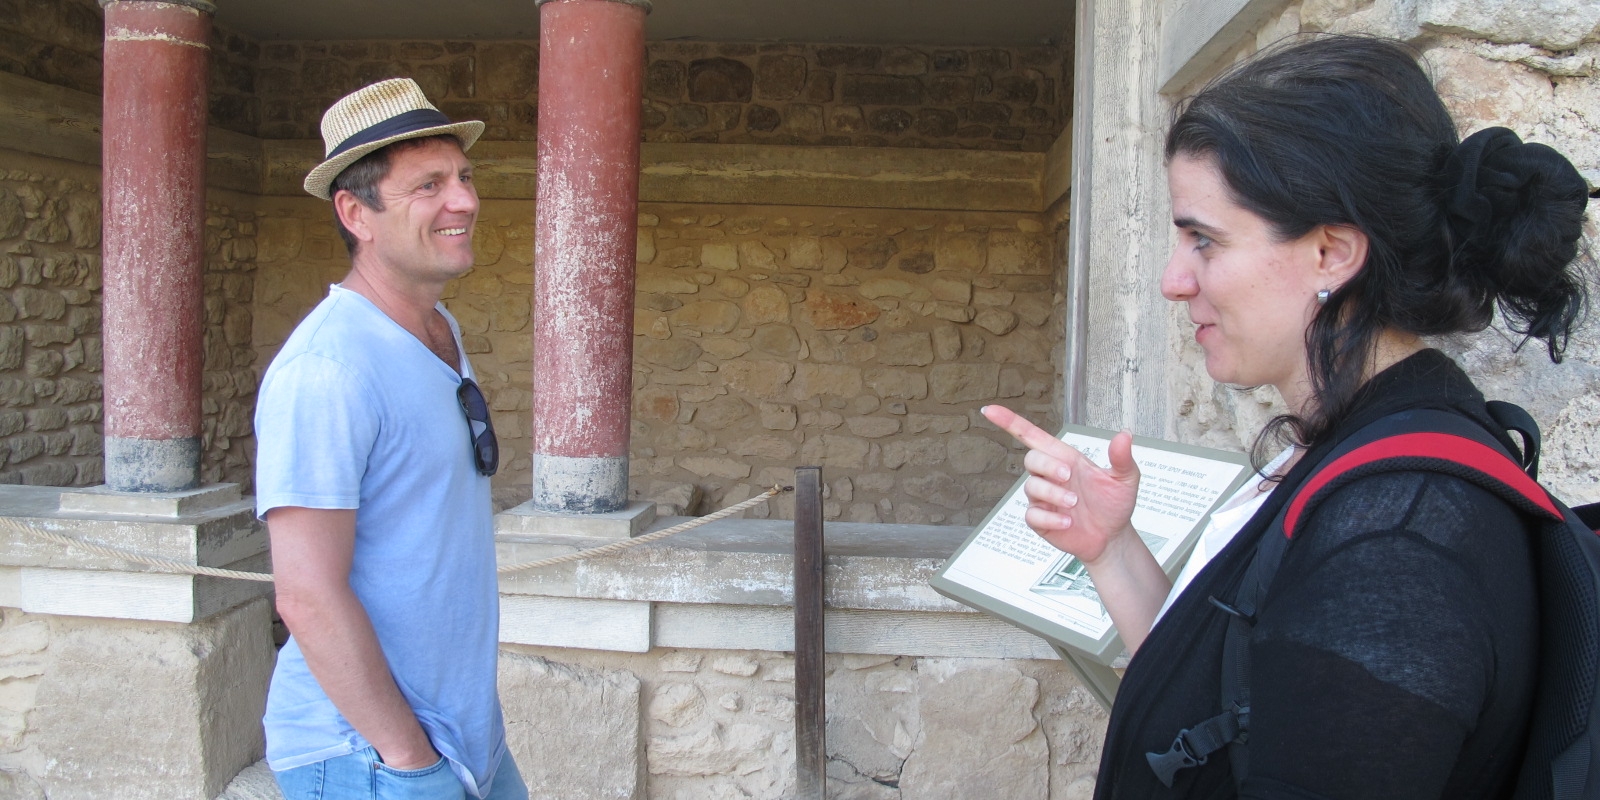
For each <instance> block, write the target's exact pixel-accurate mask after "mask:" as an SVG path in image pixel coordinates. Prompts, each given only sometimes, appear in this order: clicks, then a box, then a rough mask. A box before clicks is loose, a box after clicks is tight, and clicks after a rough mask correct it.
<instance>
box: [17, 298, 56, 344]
mask: <svg viewBox="0 0 1600 800" xmlns="http://www.w3.org/2000/svg"><path fill="white" fill-rule="evenodd" d="M11 300H12V302H13V303H15V304H16V306H17V313H18V314H19V315H20V316H22V317H23V318H25V319H26V318H30V317H31V318H36V319H61V316H62V315H63V314H65V313H67V301H66V300H64V299H62V297H61V295H60V294H58V293H56V292H49V291H44V290H42V289H34V288H32V287H28V286H23V287H21V288H19V289H17V290H16V291H15V292H13V293H12V294H11ZM68 341H70V337H69V339H68ZM34 344H56V342H35V343H34Z"/></svg>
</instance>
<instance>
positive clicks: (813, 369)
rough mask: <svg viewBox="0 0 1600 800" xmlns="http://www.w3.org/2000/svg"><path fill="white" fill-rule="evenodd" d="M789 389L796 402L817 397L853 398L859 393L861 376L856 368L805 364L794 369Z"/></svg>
mask: <svg viewBox="0 0 1600 800" xmlns="http://www.w3.org/2000/svg"><path fill="white" fill-rule="evenodd" d="M789 389H790V391H791V392H792V393H793V395H794V398H795V399H796V400H809V399H811V398H813V397H817V396H818V395H833V396H835V397H855V396H856V395H858V394H860V393H861V389H862V375H861V370H860V369H858V368H856V367H844V366H836V365H833V364H806V363H802V364H799V365H797V366H796V367H795V371H794V381H793V382H791V383H790V384H789Z"/></svg>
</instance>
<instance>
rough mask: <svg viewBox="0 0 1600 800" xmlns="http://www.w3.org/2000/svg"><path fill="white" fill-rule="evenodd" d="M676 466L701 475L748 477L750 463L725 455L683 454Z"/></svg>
mask: <svg viewBox="0 0 1600 800" xmlns="http://www.w3.org/2000/svg"><path fill="white" fill-rule="evenodd" d="M678 466H680V467H683V468H684V469H686V470H689V471H690V472H693V473H694V474H696V475H699V476H701V477H711V476H713V475H715V476H717V477H719V478H748V477H749V476H750V465H749V464H747V463H744V462H742V461H736V460H734V459H732V458H727V457H725V456H685V457H683V458H680V459H678Z"/></svg>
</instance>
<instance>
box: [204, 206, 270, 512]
mask: <svg viewBox="0 0 1600 800" xmlns="http://www.w3.org/2000/svg"><path fill="white" fill-rule="evenodd" d="M255 202H256V199H255V198H253V197H248V196H244V195H238V194H234V193H232V192H220V191H213V192H211V193H210V194H209V195H208V198H207V201H206V271H205V278H204V285H205V311H204V314H205V328H204V334H203V342H202V343H203V346H204V348H205V351H204V352H205V357H204V360H203V361H202V373H201V390H202V395H201V398H200V412H201V414H202V416H201V420H200V452H201V463H200V480H201V482H203V483H219V482H223V483H237V484H239V485H240V488H242V489H243V490H244V491H245V493H247V494H248V493H249V492H250V488H251V487H252V486H253V485H254V483H255V474H254V470H255V421H254V419H253V417H254V415H255V409H256V378H257V376H258V371H257V369H256V351H255V348H254V347H252V345H251V340H250V337H251V335H252V331H253V329H254V324H253V320H254V314H253V312H252V310H251V309H252V304H253V303H254V302H255V279H256V275H255V268H256V213H255V211H254V210H253V207H254V205H255Z"/></svg>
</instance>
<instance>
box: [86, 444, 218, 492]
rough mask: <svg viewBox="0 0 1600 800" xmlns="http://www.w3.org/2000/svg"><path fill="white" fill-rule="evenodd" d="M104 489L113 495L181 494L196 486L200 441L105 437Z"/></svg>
mask: <svg viewBox="0 0 1600 800" xmlns="http://www.w3.org/2000/svg"><path fill="white" fill-rule="evenodd" d="M105 448H106V485H107V486H109V487H111V489H112V491H117V492H184V491H188V490H190V489H193V488H195V487H196V486H199V485H200V438H199V437H197V436H186V437H183V438H181V439H124V438H122V437H120V436H107V437H105Z"/></svg>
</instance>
